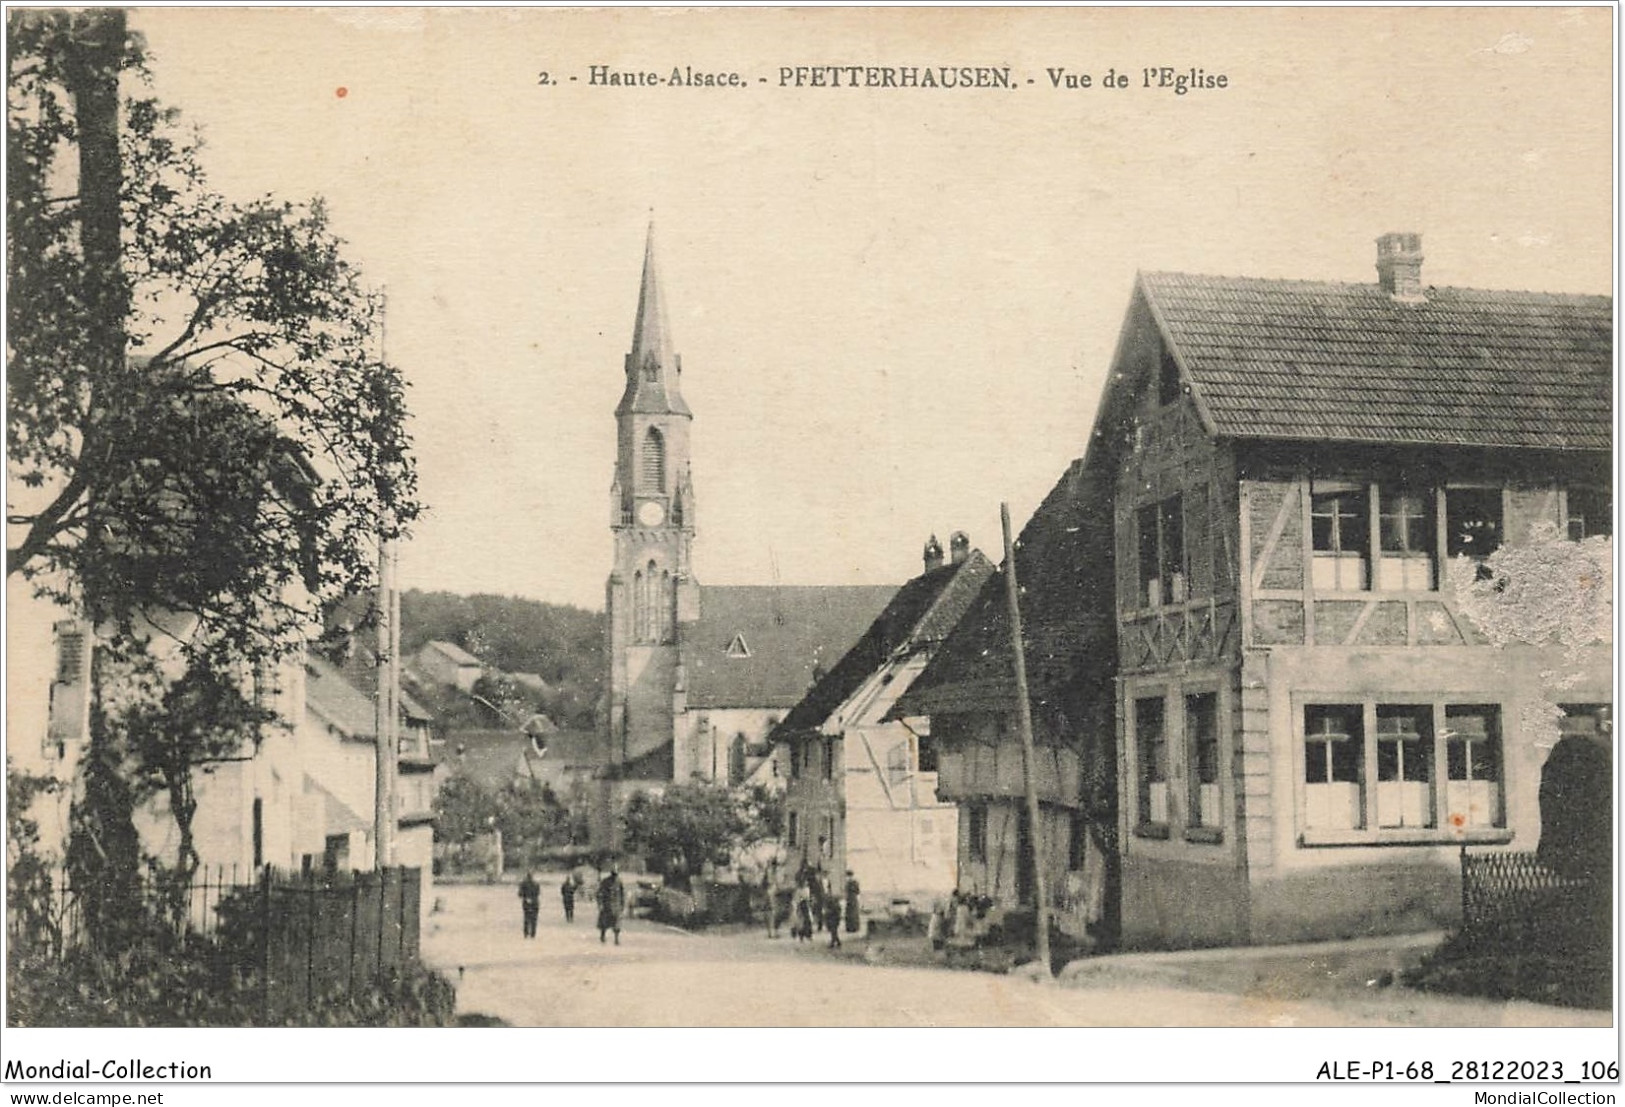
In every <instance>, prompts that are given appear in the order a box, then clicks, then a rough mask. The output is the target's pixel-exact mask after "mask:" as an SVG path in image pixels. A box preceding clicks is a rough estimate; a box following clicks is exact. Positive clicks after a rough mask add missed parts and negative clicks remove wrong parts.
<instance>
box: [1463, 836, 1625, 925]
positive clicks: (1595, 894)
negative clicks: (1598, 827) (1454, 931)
mask: <svg viewBox="0 0 1625 1107" xmlns="http://www.w3.org/2000/svg"><path fill="white" fill-rule="evenodd" d="M1609 898H1610V888H1609V887H1608V886H1607V885H1606V884H1605V883H1603V882H1601V881H1598V880H1595V879H1587V878H1578V877H1572V876H1565V875H1563V874H1562V873H1559V872H1557V871H1556V870H1554V869H1552V868H1550V867H1549V866H1547V865H1543V864H1542V863H1541V862H1540V861H1539V860H1538V859H1537V857H1536V855H1535V854H1534V853H1532V852H1516V851H1487V852H1483V853H1471V852H1468V851H1467V850H1466V849H1463V850H1462V851H1461V929H1462V933H1463V934H1465V935H1468V936H1470V937H1472V938H1473V939H1474V940H1475V941H1477V942H1479V943H1481V944H1483V943H1489V944H1499V945H1505V946H1528V945H1533V944H1546V943H1548V942H1549V941H1551V940H1556V939H1561V940H1562V944H1564V945H1568V944H1569V943H1570V942H1571V941H1573V940H1575V939H1577V938H1580V937H1581V934H1580V931H1581V930H1583V928H1585V927H1587V926H1588V925H1590V924H1591V923H1592V922H1593V921H1594V920H1595V918H1596V917H1597V916H1598V914H1599V912H1600V913H1601V915H1602V917H1604V918H1606V917H1607V915H1608V910H1609V907H1610V904H1609Z"/></svg>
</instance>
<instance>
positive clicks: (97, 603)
mask: <svg viewBox="0 0 1625 1107" xmlns="http://www.w3.org/2000/svg"><path fill="white" fill-rule="evenodd" d="M68 18H69V24H68V31H67V34H66V37H65V38H64V39H63V43H62V51H63V65H62V71H63V83H64V84H65V85H66V87H67V90H68V94H69V95H70V96H71V97H72V99H73V110H74V120H75V123H76V129H77V134H76V138H77V141H78V154H79V184H78V194H79V208H78V211H79V248H80V252H81V255H82V257H83V263H84V268H83V272H82V274H81V281H82V284H81V287H80V297H81V301H82V303H83V306H84V311H85V323H86V333H87V338H88V341H87V342H86V344H85V349H84V352H85V356H86V358H87V359H88V361H89V363H90V364H88V365H87V366H86V369H87V370H88V373H87V375H88V377H89V379H90V380H91V381H93V382H96V388H97V390H98V391H100V392H101V393H102V394H101V395H99V396H92V397H91V405H90V409H89V410H90V412H91V414H90V417H89V418H88V419H87V420H86V425H85V428H84V431H85V447H86V449H87V450H92V449H102V448H104V447H102V446H100V445H98V444H99V443H101V442H104V441H106V440H107V438H108V436H106V435H103V434H100V433H98V427H97V423H98V417H97V415H96V412H98V411H106V410H108V409H109V408H111V407H113V406H115V405H117V404H118V403H119V400H120V395H119V393H120V391H121V390H122V386H123V384H124V382H125V381H126V379H127V375H128V373H129V367H128V364H127V360H126V357H125V326H126V323H127V320H128V318H129V312H130V291H129V286H128V284H127V283H126V281H125V279H124V268H123V264H122V261H123V257H122V255H123V247H122V243H121V229H122V227H123V219H122V216H121V213H120V206H119V198H120V194H121V192H122V191H123V180H124V174H123V168H122V165H121V163H120V157H119V72H120V70H121V69H122V68H123V61H124V52H125V45H126V40H127V35H126V30H125V20H124V12H123V11H122V10H121V9H118V8H96V9H90V10H87V11H81V12H75V13H73V14H72V15H70V16H69V17H68ZM101 460H103V459H99V458H91V457H81V458H80V465H81V466H86V465H90V466H95V465H97V463H98V462H99V461H101ZM86 495H87V498H88V499H89V501H90V502H89V507H90V512H89V515H90V524H89V526H88V527H87V533H86V536H85V543H86V545H87V546H91V547H94V545H95V544H96V543H97V542H98V541H99V540H100V534H99V533H98V532H99V530H100V521H99V519H98V517H97V513H96V503H95V497H96V489H95V488H94V487H91V488H88V489H87V490H86ZM108 598H109V597H104V596H87V597H86V600H87V601H88V605H89V608H90V610H91V611H92V612H96V611H104V610H106V606H105V603H106V600H107V599H108Z"/></svg>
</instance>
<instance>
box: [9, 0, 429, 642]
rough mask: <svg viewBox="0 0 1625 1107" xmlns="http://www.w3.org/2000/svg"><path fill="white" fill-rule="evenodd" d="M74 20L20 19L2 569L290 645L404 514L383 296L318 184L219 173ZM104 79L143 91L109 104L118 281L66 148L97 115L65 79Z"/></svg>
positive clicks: (412, 506)
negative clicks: (298, 192) (209, 176)
mask: <svg viewBox="0 0 1625 1107" xmlns="http://www.w3.org/2000/svg"><path fill="white" fill-rule="evenodd" d="M87 18H93V16H92V17H87V16H85V15H83V14H80V15H74V14H70V13H64V12H54V11H13V12H11V13H9V19H10V31H11V35H10V41H9V46H10V56H9V58H8V61H9V63H10V68H11V74H10V75H11V82H10V86H9V94H8V95H9V104H8V107H9V109H10V110H9V112H8V116H7V120H8V121H7V148H8V154H9V159H10V160H9V164H8V180H7V206H8V214H9V216H10V220H9V225H8V229H9V242H8V246H9V262H10V275H11V284H10V289H9V297H8V302H7V312H8V324H9V333H8V349H7V367H8V374H9V383H10V389H11V392H10V397H9V404H8V407H7V437H8V442H9V445H10V454H9V467H10V476H11V478H12V479H11V481H10V482H9V486H10V491H8V504H7V522H8V543H7V547H8V548H7V560H6V571H7V573H8V574H12V573H21V574H22V575H24V576H25V577H27V578H28V579H30V580H32V581H34V582H35V583H36V585H37V586H38V588H39V589H40V590H41V591H42V592H44V593H46V594H48V595H50V596H52V597H54V598H57V599H61V600H65V601H68V602H73V603H79V604H82V605H84V606H85V608H86V610H87V614H88V615H89V616H90V617H91V618H92V619H94V620H95V621H96V622H98V623H111V624H113V625H116V626H123V627H128V626H129V624H130V621H131V620H132V618H134V617H135V616H137V615H139V613H141V612H143V611H147V610H155V609H156V610H166V611H172V612H185V613H189V614H191V615H193V616H196V617H197V619H198V621H199V624H200V628H201V631H202V633H200V634H199V635H198V636H197V640H198V641H207V642H209V643H211V644H215V645H224V646H227V647H229V648H231V649H233V650H235V651H238V652H243V651H251V652H252V651H265V650H266V649H272V648H277V647H284V648H285V647H286V646H287V645H288V644H289V643H290V642H291V641H293V640H295V639H296V638H297V636H298V634H299V633H301V632H302V631H303V630H304V628H305V627H306V626H307V625H308V622H309V620H310V619H311V617H312V616H313V615H314V613H315V612H316V611H317V610H318V609H319V607H320V606H321V604H323V603H324V602H329V601H331V600H333V599H335V598H337V597H338V596H340V595H343V594H346V593H349V592H354V591H358V590H360V589H362V588H364V587H365V586H366V585H368V584H369V583H370V582H371V575H372V572H373V564H374V556H373V554H372V552H371V551H372V549H373V544H374V542H375V540H376V537H377V535H378V534H379V533H380V531H383V532H386V533H387V532H394V531H398V530H399V529H400V528H402V527H404V526H405V525H406V524H408V523H410V521H411V520H412V519H413V518H414V517H415V515H416V514H417V512H418V504H417V502H416V499H415V471H414V468H413V464H412V459H411V455H410V451H409V443H408V438H407V433H406V427H405V422H406V411H405V402H404V401H405V391H404V385H403V382H402V378H401V376H400V374H399V372H398V371H397V370H396V369H395V368H394V367H392V366H390V365H388V364H387V363H386V362H385V361H383V360H382V358H381V357H380V353H379V340H378V335H379V325H380V315H381V310H382V305H381V302H380V300H379V298H378V296H377V295H376V294H374V293H372V292H369V291H368V290H367V289H365V288H364V287H363V286H362V284H361V282H360V279H359V275H358V274H357V272H356V271H355V269H354V268H353V267H352V266H351V265H350V264H349V263H348V262H347V261H346V260H345V259H344V257H343V254H342V243H341V242H340V241H339V239H338V238H337V237H336V236H335V235H334V234H333V231H332V229H331V227H330V225H329V221H328V216H327V212H326V209H325V208H324V207H323V205H322V204H321V202H320V201H319V200H313V201H311V202H309V203H304V204H292V203H287V202H280V201H277V200H274V199H272V198H270V197H264V198H260V199H257V200H254V201H251V202H248V203H237V202H233V201H230V200H228V199H226V198H225V197H223V196H221V195H219V194H218V193H216V192H214V191H212V190H211V189H209V187H208V185H207V181H206V178H205V175H204V172H203V169H202V166H201V164H200V162H199V159H198V154H199V149H200V143H199V140H198V139H197V138H196V137H195V135H192V134H189V133H187V132H185V131H183V130H182V129H181V127H180V125H179V117H178V115H177V113H176V112H175V111H173V110H172V109H169V108H166V107H164V106H163V105H161V104H160V103H159V102H158V101H157V100H156V99H154V98H153V97H152V96H151V95H149V94H148V93H147V88H146V79H147V71H146V68H145V60H144V55H143V51H142V47H141V43H140V41H139V39H138V38H137V37H135V36H128V37H127V38H126V39H125V40H124V42H123V49H122V50H121V51H116V52H115V53H114V55H113V57H114V58H115V59H116V63H117V65H118V69H117V71H116V72H114V73H111V74H108V73H106V72H101V73H96V72H91V73H89V74H88V75H87V74H85V73H83V72H80V70H81V69H83V68H84V67H83V66H79V67H76V66H75V65H74V64H73V63H72V59H73V58H74V57H75V56H76V53H77V52H79V51H78V45H79V43H80V42H81V40H83V39H84V38H85V37H86V36H87V34H88V33H89V30H87V27H88V28H89V29H90V30H96V31H100V32H102V33H106V32H107V28H106V27H105V26H99V27H98V26H96V25H95V24H94V23H90V24H87V23H86V22H85V20H86V19H87ZM119 27H120V28H122V23H120V24H119ZM108 81H111V82H112V83H113V86H114V87H115V88H116V89H117V88H122V89H131V90H134V91H133V94H131V95H128V96H126V97H124V98H123V99H122V102H118V101H115V104H116V106H117V118H116V120H115V121H114V123H115V128H116V134H117V141H118V146H117V150H118V161H117V164H116V165H115V166H113V167H112V169H111V171H110V175H111V177H112V178H113V182H114V183H115V184H116V186H117V192H116V195H117V212H118V219H119V242H120V248H119V251H118V258H117V263H118V264H117V268H116V270H115V272H114V274H113V276H112V278H111V280H112V281H113V283H115V284H116V285H117V288H116V290H115V293H114V294H111V295H105V294H101V293H99V292H98V290H97V289H95V288H92V287H89V286H90V284H91V283H93V282H91V281H89V279H88V277H87V273H89V271H90V270H91V269H92V268H94V266H88V265H87V262H88V261H94V260H95V259H87V257H86V250H87V249H88V248H89V246H90V244H91V242H92V241H93V240H92V239H87V231H88V228H89V227H90V225H91V221H92V216H93V214H94V213H93V212H92V211H90V210H88V207H89V202H90V199H91V197H92V196H93V195H94V194H95V192H96V189H95V187H93V186H97V185H101V186H103V188H104V190H105V185H106V184H107V181H105V180H98V179H96V178H95V174H96V173H97V172H98V171H97V170H96V169H95V166H94V165H87V164H86V162H85V160H84V159H83V158H82V157H80V158H78V159H77V160H76V158H75V155H76V152H79V151H80V149H81V147H82V145H83V142H84V140H85V139H86V138H87V137H89V136H91V135H92V134H94V133H99V131H100V130H101V129H103V127H102V124H103V123H104V122H105V121H99V120H95V119H81V118H80V114H82V113H83V111H84V107H83V105H84V97H83V96H81V95H78V91H79V86H82V85H84V84H85V83H87V82H89V83H91V84H95V83H98V82H99V83H104V84H105V83H107V82H108ZM76 109H77V110H76ZM100 175H101V176H103V177H105V176H108V175H109V172H108V171H105V170H104V171H100ZM102 276H104V277H105V276H106V274H102ZM110 309H111V310H113V311H114V314H113V315H112V317H109V314H108V313H109V310H110ZM109 332H112V335H111V337H112V342H111V343H110V341H109ZM110 344H111V345H112V346H113V347H114V348H116V349H117V350H118V356H116V357H112V358H110V357H108V356H107V354H106V349H107V347H108V346H109V345H110Z"/></svg>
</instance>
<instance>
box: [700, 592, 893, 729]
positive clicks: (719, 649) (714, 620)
mask: <svg viewBox="0 0 1625 1107" xmlns="http://www.w3.org/2000/svg"><path fill="white" fill-rule="evenodd" d="M896 592H897V589H896V588H895V587H893V586H891V585H884V586H879V587H876V586H872V585H834V586H827V587H826V586H805V585H800V586H797V585H786V586H772V585H745V586H738V587H720V588H719V587H705V588H702V589H701V591H700V617H699V619H698V620H696V621H695V622H693V623H689V624H685V625H684V626H683V628H682V636H683V642H684V649H683V660H684V662H685V663H686V665H687V677H688V706H689V707H690V708H696V707H709V708H720V707H783V708H790V707H793V706H795V704H796V703H797V702H798V701H799V700H800V699H801V697H802V696H804V695H806V694H807V689H808V688H810V687H811V686H812V683H813V676H814V675H815V674H814V670H815V669H819V670H828V669H831V668H833V667H834V665H835V663H836V662H837V661H839V660H840V659H841V656H842V655H843V654H845V653H846V651H847V650H848V649H850V648H851V646H852V643H854V642H856V641H857V640H858V637H859V636H860V635H861V634H862V633H863V632H864V630H865V629H866V628H867V627H868V626H869V624H870V623H872V622H874V619H875V616H876V615H878V614H880V612H881V610H882V609H884V608H885V606H886V603H887V601H888V600H890V599H891V598H892V596H893V595H895V594H896ZM735 637H741V638H743V639H744V644H745V647H746V649H747V650H748V651H749V656H748V657H746V656H730V654H729V650H728V646H729V644H730V643H731V642H733V641H734V639H735ZM736 652H737V651H736Z"/></svg>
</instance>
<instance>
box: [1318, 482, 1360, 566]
mask: <svg viewBox="0 0 1625 1107" xmlns="http://www.w3.org/2000/svg"><path fill="white" fill-rule="evenodd" d="M1366 510H1367V509H1366V497H1365V496H1364V495H1363V494H1362V493H1359V492H1320V493H1316V494H1315V495H1314V496H1313V497H1311V503H1310V513H1311V524H1312V526H1313V531H1314V535H1313V541H1314V548H1315V550H1316V551H1317V552H1319V553H1358V554H1364V553H1366V552H1368V551H1367V546H1366V543H1367V535H1368V533H1369V532H1368V530H1367V528H1366Z"/></svg>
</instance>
